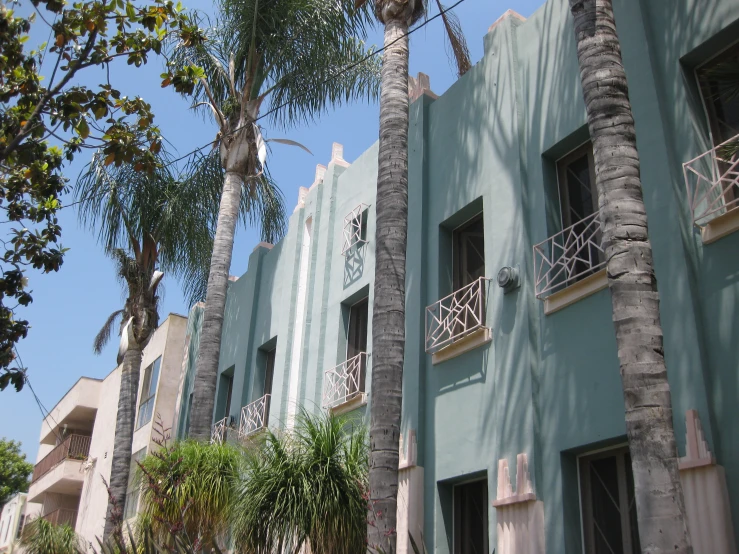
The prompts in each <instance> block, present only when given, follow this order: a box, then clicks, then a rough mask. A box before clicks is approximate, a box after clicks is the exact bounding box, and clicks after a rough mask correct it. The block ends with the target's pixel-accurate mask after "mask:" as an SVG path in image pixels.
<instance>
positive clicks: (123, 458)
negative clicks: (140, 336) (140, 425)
mask: <svg viewBox="0 0 739 554" xmlns="http://www.w3.org/2000/svg"><path fill="white" fill-rule="evenodd" d="M141 357H142V351H141V347H139V346H138V345H137V344H129V345H128V350H126V353H125V354H124V356H123V368H122V369H121V386H120V392H119V393H118V412H117V415H116V420H115V440H114V443H113V460H112V461H111V467H110V483H109V485H108V487H109V491H108V498H109V502H108V512H107V515H106V518H105V527H104V529H103V537H104V539H107V538H108V537H110V535H111V533H114V532H120V531H121V529H120V525H119V522H120V521H121V517H122V516H123V509H124V505H125V502H126V489H128V476H129V475H128V474H129V469H130V467H131V445H132V444H133V428H134V425H135V423H136V398H137V396H138V390H139V375H140V374H141ZM113 510H117V511H118V513H117V514H113ZM114 516H115V517H114ZM116 527H117V528H116Z"/></svg>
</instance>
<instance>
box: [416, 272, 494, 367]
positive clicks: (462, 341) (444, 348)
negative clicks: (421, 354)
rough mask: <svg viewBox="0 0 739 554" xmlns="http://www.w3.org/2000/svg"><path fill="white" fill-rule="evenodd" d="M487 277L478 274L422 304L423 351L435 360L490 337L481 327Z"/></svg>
mask: <svg viewBox="0 0 739 554" xmlns="http://www.w3.org/2000/svg"><path fill="white" fill-rule="evenodd" d="M489 281H490V279H488V278H486V277H480V278H479V279H476V280H475V281H473V282H472V283H470V284H469V285H467V286H465V287H462V288H461V289H459V290H457V291H455V292H453V293H452V294H450V295H448V296H445V297H444V298H442V299H441V300H439V301H437V302H435V303H434V304H431V305H430V306H428V307H427V308H426V352H429V353H431V354H432V363H434V364H437V363H441V362H443V361H446V360H449V359H451V358H454V357H456V356H459V355H460V354H464V353H465V352H467V351H469V350H472V349H474V348H477V347H478V346H481V345H482V344H485V343H487V342H490V341H491V340H492V334H491V332H490V329H489V328H487V327H485V300H486V292H487V290H486V289H487V284H488V282H489Z"/></svg>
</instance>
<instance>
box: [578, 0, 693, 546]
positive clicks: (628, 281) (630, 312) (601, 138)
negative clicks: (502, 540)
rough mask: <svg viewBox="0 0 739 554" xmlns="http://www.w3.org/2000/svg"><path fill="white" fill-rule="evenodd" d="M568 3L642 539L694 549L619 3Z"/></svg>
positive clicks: (643, 542) (648, 543)
mask: <svg viewBox="0 0 739 554" xmlns="http://www.w3.org/2000/svg"><path fill="white" fill-rule="evenodd" d="M570 9H571V11H572V15H573V16H574V19H575V37H576V40H577V57H578V60H579V63H580V77H581V80H582V87H583V95H584V97H585V107H586V109H587V116H588V126H589V128H590V137H591V139H592V141H593V154H594V156H595V173H596V184H597V187H598V197H599V205H600V219H601V226H602V229H603V246H604V249H605V252H606V258H607V260H608V262H607V272H608V286H609V288H610V290H611V299H612V304H613V322H614V325H615V330H616V343H617V346H618V357H619V362H620V366H621V381H622V383H623V391H624V405H625V411H626V432H627V435H628V440H629V450H630V452H631V460H632V466H633V471H634V489H635V493H636V511H637V520H638V524H639V538H640V542H641V548H642V550H643V552H650V553H657V552H673V553H686V552H692V547H691V545H690V539H689V538H688V532H687V526H686V519H685V504H684V500H683V492H682V485H681V483H680V474H679V472H678V465H677V447H676V444H675V433H674V430H673V427H672V404H671V400H670V386H669V384H668V382H667V369H666V367H665V359H664V350H663V340H662V326H661V323H660V317H659V294H658V292H657V280H656V277H655V275H654V266H653V263H652V247H651V244H650V242H649V237H648V234H647V214H646V211H645V208H644V201H643V198H642V185H641V178H640V172H639V155H638V153H637V149H636V135H635V129H634V119H633V116H632V113H631V103H630V101H629V96H628V86H627V83H626V73H625V71H624V67H623V62H622V59H621V47H620V44H619V40H618V36H617V34H616V22H615V20H614V17H613V7H612V4H611V0H570Z"/></svg>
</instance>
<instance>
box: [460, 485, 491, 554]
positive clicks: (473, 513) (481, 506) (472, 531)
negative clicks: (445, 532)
mask: <svg viewBox="0 0 739 554" xmlns="http://www.w3.org/2000/svg"><path fill="white" fill-rule="evenodd" d="M487 552H489V550H488V481H487V479H482V480H480V481H473V482H471V483H464V484H461V485H455V487H454V554H482V553H487Z"/></svg>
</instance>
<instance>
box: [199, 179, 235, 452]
mask: <svg viewBox="0 0 739 554" xmlns="http://www.w3.org/2000/svg"><path fill="white" fill-rule="evenodd" d="M243 182H244V177H243V175H240V174H237V173H235V172H233V171H227V172H226V178H225V182H224V185H223V194H222V196H221V206H220V211H219V213H218V226H217V227H216V236H215V240H214V241H213V255H212V257H211V263H210V273H209V275H208V292H207V293H206V296H205V310H204V312H203V326H202V331H201V335H200V351H199V353H198V362H197V366H196V370H195V381H194V384H193V393H194V396H193V402H192V414H191V416H190V436H191V437H193V438H196V439H208V438H210V431H211V424H212V419H213V408H214V402H215V396H216V382H217V378H218V358H219V356H220V353H221V331H222V330H223V315H224V312H225V311H226V291H227V289H228V272H229V269H230V267H231V257H232V255H233V245H234V237H235V236H236V223H237V220H238V215H239V204H240V203H241V187H242V184H243Z"/></svg>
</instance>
